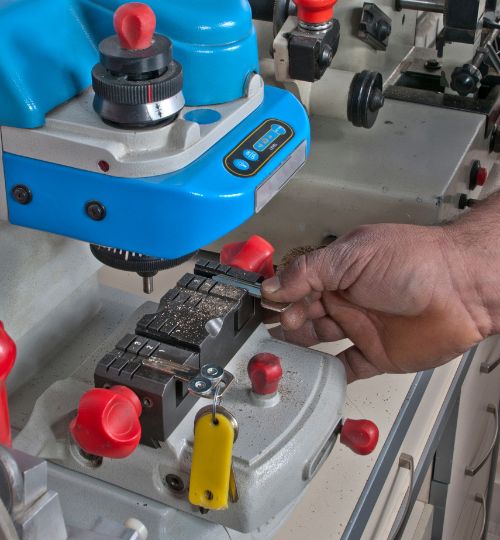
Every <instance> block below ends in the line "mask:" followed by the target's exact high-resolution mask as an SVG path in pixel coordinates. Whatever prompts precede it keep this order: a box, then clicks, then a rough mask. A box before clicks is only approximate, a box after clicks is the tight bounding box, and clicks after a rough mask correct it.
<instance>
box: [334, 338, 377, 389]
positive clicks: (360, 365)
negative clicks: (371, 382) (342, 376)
mask: <svg viewBox="0 0 500 540" xmlns="http://www.w3.org/2000/svg"><path fill="white" fill-rule="evenodd" d="M336 356H337V358H338V359H339V360H340V361H341V362H342V363H343V364H344V367H345V371H346V377H347V384H350V383H352V382H354V381H357V380H358V379H369V378H370V377H374V376H375V375H380V374H381V373H382V371H381V370H380V369H378V368H377V367H376V366H374V365H373V364H372V363H371V362H369V361H368V360H367V359H366V357H365V356H364V354H363V353H362V352H361V351H360V350H359V349H358V348H357V347H356V346H353V347H349V348H348V349H346V350H345V351H343V352H341V353H340V354H337V355H336Z"/></svg>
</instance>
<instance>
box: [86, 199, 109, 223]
mask: <svg viewBox="0 0 500 540" xmlns="http://www.w3.org/2000/svg"><path fill="white" fill-rule="evenodd" d="M85 212H86V214H87V216H89V218H90V219H93V220H94V221H101V220H103V219H104V218H105V217H106V208H105V207H104V205H103V204H102V203H100V202H99V201H90V202H88V203H87V204H86V205H85Z"/></svg>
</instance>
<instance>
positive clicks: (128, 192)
mask: <svg viewBox="0 0 500 540" xmlns="http://www.w3.org/2000/svg"><path fill="white" fill-rule="evenodd" d="M268 119H273V120H278V121H283V122H285V123H286V124H287V125H289V126H290V127H291V128H292V129H293V135H292V136H291V137H290V139H289V140H287V142H286V144H284V146H282V147H281V148H280V149H279V150H278V151H277V152H276V153H275V154H274V155H273V156H272V158H271V159H270V160H269V161H267V162H266V163H265V165H263V166H262V167H261V168H259V169H258V172H256V174H254V175H253V176H246V177H242V176H238V175H236V174H234V173H231V172H230V171H229V170H228V168H227V167H226V166H225V164H224V160H225V157H226V156H227V155H228V153H229V152H230V151H231V150H232V149H234V148H237V147H239V146H241V143H242V142H244V141H246V140H247V138H248V136H249V135H250V134H251V133H252V132H253V131H254V130H255V129H256V128H258V127H259V126H260V125H262V123H263V122H264V121H265V120H268ZM309 137H310V134H309V121H308V118H307V115H306V112H305V110H304V108H303V107H302V105H301V104H300V103H299V102H298V101H297V100H296V99H295V97H293V96H292V95H291V94H290V93H289V92H286V91H284V90H281V89H278V88H274V87H266V89H265V95H264V101H263V103H262V104H261V105H260V106H259V107H258V108H257V109H256V110H255V111H254V112H253V113H252V114H250V115H249V116H248V117H246V118H245V120H243V121H242V122H241V123H240V124H239V125H238V126H237V127H236V128H234V129H233V130H232V131H231V132H229V133H228V134H227V135H226V136H225V137H224V138H222V139H221V140H220V141H219V142H217V143H216V144H215V145H214V146H212V148H211V149H210V150H208V151H207V152H206V153H205V154H203V155H202V156H201V157H200V158H198V159H197V160H196V161H194V162H193V163H192V164H190V165H189V166H187V167H185V168H184V169H181V170H179V171H177V172H174V173H170V174H165V175H162V176H155V177H149V178H143V179H136V178H134V179H131V178H117V177H111V176H104V175H101V174H97V173H91V172H87V171H83V170H77V169H72V168H68V167H64V166H61V165H55V164H52V163H48V162H45V161H39V160H35V159H30V158H26V157H22V156H17V155H13V154H8V153H4V174H5V182H6V190H7V195H8V197H7V202H8V211H9V219H10V221H11V223H14V224H16V225H22V226H25V227H30V228H34V229H41V230H45V231H49V232H53V233H57V234H62V235H65V236H70V237H73V238H77V239H80V240H85V241H87V242H92V243H96V244H101V245H104V246H111V247H116V248H122V249H126V250H129V251H134V252H138V253H143V254H146V255H154V256H158V257H164V258H169V259H173V258H177V257H180V256H182V255H185V254H186V253H189V252H192V251H195V250H197V249H199V248H200V247H201V246H204V245H207V244H209V243H210V242H213V241H214V240H216V239H218V238H220V237H221V236H223V235H225V234H227V233H228V232H230V231H231V230H233V229H235V228H236V227H238V226H239V225H241V223H243V222H244V221H246V220H247V219H248V218H250V217H251V216H252V215H253V214H254V212H255V190H256V188H257V187H258V186H259V185H260V184H261V183H263V182H264V181H265V180H266V179H267V178H268V177H269V175H271V174H272V173H273V171H275V170H276V169H278V168H279V167H280V165H281V164H282V163H283V162H285V161H286V160H287V159H288V158H289V156H290V154H291V153H292V152H293V151H294V150H295V149H296V148H297V147H298V146H299V145H300V144H301V143H303V142H304V141H306V143H307V147H308V146H309ZM20 178H22V181H23V184H26V185H28V186H29V188H30V190H31V192H32V195H33V199H32V201H31V202H30V203H29V204H27V205H21V204H19V203H17V202H16V201H15V200H14V198H13V196H12V188H13V187H14V186H15V185H16V184H17V183H19V179H20ZM92 200H98V201H100V202H101V203H102V204H103V205H104V206H105V208H106V217H105V219H103V220H102V221H93V220H92V219H91V218H89V217H88V216H87V214H86V212H85V206H86V203H87V202H89V201H92Z"/></svg>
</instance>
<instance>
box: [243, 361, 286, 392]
mask: <svg viewBox="0 0 500 540" xmlns="http://www.w3.org/2000/svg"><path fill="white" fill-rule="evenodd" d="M247 371H248V376H249V377H250V381H251V383H252V390H253V392H255V393H256V394H259V395H261V396H266V395H272V394H275V393H276V392H277V391H278V386H279V383H280V381H281V378H282V377H283V370H282V368H281V361H280V359H279V357H278V356H276V355H275V354H271V353H260V354H256V355H255V356H254V357H253V358H252V359H251V360H250V362H248V367H247Z"/></svg>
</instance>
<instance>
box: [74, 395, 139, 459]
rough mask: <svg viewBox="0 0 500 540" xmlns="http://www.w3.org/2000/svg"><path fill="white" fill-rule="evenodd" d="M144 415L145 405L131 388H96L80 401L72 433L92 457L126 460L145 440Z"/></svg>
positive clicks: (79, 444)
mask: <svg viewBox="0 0 500 540" xmlns="http://www.w3.org/2000/svg"><path fill="white" fill-rule="evenodd" d="M141 412H142V406H141V402H140V400H139V398H138V397H137V395H136V394H135V393H134V392H133V391H132V390H130V388H127V387H126V386H113V387H112V388H110V389H105V388H93V389H92V390H89V391H88V392H85V394H83V396H82V398H81V399H80V404H79V405H78V413H77V415H76V418H75V419H74V420H72V422H71V424H70V426H69V429H70V431H71V434H72V435H73V438H74V439H75V441H76V442H77V444H78V446H80V448H82V450H84V451H85V452H87V453H88V454H92V455H94V456H102V457H108V458H114V459H119V458H125V457H127V456H129V455H130V454H131V453H132V452H133V451H134V450H135V449H136V448H137V446H138V445H139V442H140V440H141V424H140V422H139V416H140V415H141Z"/></svg>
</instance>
